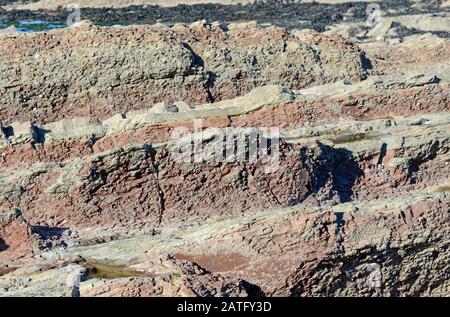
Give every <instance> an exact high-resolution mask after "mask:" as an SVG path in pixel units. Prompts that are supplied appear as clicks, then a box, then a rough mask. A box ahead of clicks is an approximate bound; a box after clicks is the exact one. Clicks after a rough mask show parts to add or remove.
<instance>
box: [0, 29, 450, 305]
mask: <svg viewBox="0 0 450 317" xmlns="http://www.w3.org/2000/svg"><path fill="white" fill-rule="evenodd" d="M336 32H340V31H338V30H335V31H334V33H333V32H329V33H327V34H321V33H317V32H315V31H309V30H306V31H300V32H288V31H287V30H285V29H283V28H278V27H270V28H263V27H261V26H258V25H256V24H241V25H227V26H220V25H218V24H217V25H216V24H214V25H210V24H205V23H203V22H201V23H198V24H195V25H191V26H186V25H176V26H173V27H168V26H163V25H156V26H150V27H144V26H130V27H112V28H104V27H97V26H93V25H91V24H88V23H82V24H80V25H78V27H74V28H72V29H68V30H59V31H52V32H49V33H36V34H31V35H18V36H12V37H10V36H8V37H4V38H2V42H1V45H0V51H1V54H2V56H4V61H2V63H1V64H0V67H1V68H2V73H1V75H0V76H1V77H0V93H1V105H0V108H1V111H0V114H1V122H2V126H1V131H2V134H1V135H0V151H1V154H2V155H1V161H0V184H1V187H0V239H1V240H0V263H1V265H2V267H1V268H0V274H1V276H0V294H1V295H2V296H17V295H19V296H42V295H50V296H164V295H171V296H192V295H195V296H344V295H350V296H382V295H383V296H445V295H447V296H448V295H449V294H450V284H449V280H450V279H449V276H448V272H449V263H450V262H449V260H450V259H449V253H448V251H447V249H448V248H449V243H450V240H449V236H450V235H449V234H450V226H449V224H450V222H449V207H450V201H449V199H450V198H449V194H448V190H449V186H450V178H449V168H450V167H449V160H450V157H449V140H450V129H449V123H450V113H449V105H450V102H449V89H450V84H449V73H448V70H447V68H445V65H446V64H447V63H446V61H447V62H448V58H449V52H450V43H449V41H448V39H445V38H438V37H437V36H436V35H432V34H428V35H423V34H422V35H413V36H406V37H405V38H404V40H403V41H402V42H401V43H393V42H391V43H386V42H383V41H378V40H374V41H365V42H364V43H362V44H361V47H363V48H364V50H363V49H361V48H360V47H359V46H357V45H356V44H354V43H353V42H352V41H351V40H350V39H346V38H344V37H342V35H345V34H342V32H341V35H339V34H336ZM350 37H351V36H350ZM418 40H419V43H422V45H417V46H415V47H414V48H412V46H411V45H412V44H411V43H413V42H414V41H416V42H417V41H418ZM427 43H428V44H427ZM13 49H14V50H13ZM401 52H404V55H405V56H402V54H403V53H401ZM419 63H420V65H419ZM192 132H194V133H192Z"/></svg>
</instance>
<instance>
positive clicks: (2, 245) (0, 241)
mask: <svg viewBox="0 0 450 317" xmlns="http://www.w3.org/2000/svg"><path fill="white" fill-rule="evenodd" d="M8 247H9V246H8V245H7V244H6V242H5V240H3V239H2V238H0V252H2V251H5V250H6V249H8Z"/></svg>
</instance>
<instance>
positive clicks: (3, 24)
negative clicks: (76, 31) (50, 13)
mask: <svg viewBox="0 0 450 317" xmlns="http://www.w3.org/2000/svg"><path fill="white" fill-rule="evenodd" d="M11 25H14V26H15V27H16V30H17V32H21V33H29V32H37V31H48V30H52V29H60V28H64V27H67V25H66V24H64V23H54V22H45V21H41V20H35V21H8V20H0V30H1V29H4V28H7V27H9V26H11Z"/></svg>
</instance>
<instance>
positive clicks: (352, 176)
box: [300, 143, 363, 203]
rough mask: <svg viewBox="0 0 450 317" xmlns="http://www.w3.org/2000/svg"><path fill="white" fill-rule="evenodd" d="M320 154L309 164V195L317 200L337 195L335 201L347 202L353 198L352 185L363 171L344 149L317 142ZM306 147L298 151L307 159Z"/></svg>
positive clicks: (301, 156) (320, 200)
mask: <svg viewBox="0 0 450 317" xmlns="http://www.w3.org/2000/svg"><path fill="white" fill-rule="evenodd" d="M318 146H319V148H320V150H321V151H320V155H319V156H318V157H317V159H316V160H315V161H314V162H312V164H310V166H311V167H310V169H311V171H310V173H311V180H310V184H309V194H308V196H309V195H314V196H315V197H316V198H317V199H318V200H319V202H323V201H327V200H332V199H333V198H334V196H336V195H337V197H338V198H339V201H337V203H345V202H349V201H351V200H352V199H353V186H354V185H355V183H356V181H357V180H358V178H360V177H361V176H363V172H362V170H361V169H360V167H359V166H358V164H357V162H356V161H355V159H354V157H353V153H352V152H351V151H349V150H346V149H341V148H334V147H331V146H329V145H325V144H322V143H318ZM306 151H307V150H306V148H302V149H301V151H300V159H301V160H302V161H304V162H305V161H306V160H307V157H308V155H307V153H306Z"/></svg>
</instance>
